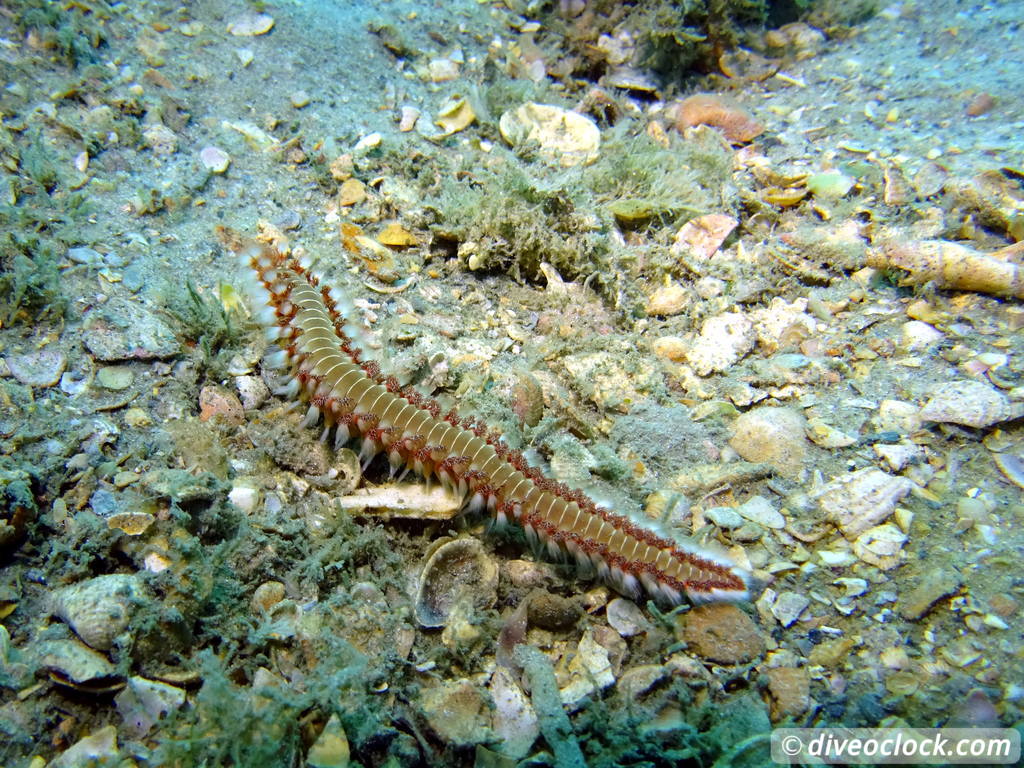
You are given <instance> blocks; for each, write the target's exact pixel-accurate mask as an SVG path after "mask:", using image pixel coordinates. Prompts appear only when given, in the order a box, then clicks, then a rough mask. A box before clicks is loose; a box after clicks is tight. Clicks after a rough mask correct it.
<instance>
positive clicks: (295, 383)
mask: <svg viewBox="0 0 1024 768" xmlns="http://www.w3.org/2000/svg"><path fill="white" fill-rule="evenodd" d="M274 394H275V395H277V396H278V397H286V398H289V399H291V398H295V397H298V394H299V380H298V379H292V380H291V381H289V382H288V383H287V384H285V385H284V386H283V387H278V388H277V389H276V390H274Z"/></svg>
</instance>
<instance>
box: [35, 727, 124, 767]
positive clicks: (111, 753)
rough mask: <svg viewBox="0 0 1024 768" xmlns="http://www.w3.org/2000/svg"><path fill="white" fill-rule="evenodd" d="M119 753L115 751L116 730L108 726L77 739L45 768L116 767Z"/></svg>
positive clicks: (119, 757) (119, 756)
mask: <svg viewBox="0 0 1024 768" xmlns="http://www.w3.org/2000/svg"><path fill="white" fill-rule="evenodd" d="M120 759H121V753H120V752H119V751H118V749H117V728H116V727H115V726H113V725H108V726H105V727H103V728H100V729H99V730H98V731H93V732H92V733H90V734H89V735H88V736H86V737H84V738H81V739H79V740H78V741H76V742H75V743H74V744H72V745H71V746H70V747H68V748H67V749H66V750H64V751H63V752H62V753H61V754H59V755H58V756H57V757H55V758H53V760H51V761H50V762H48V763H47V764H46V768H85V767H86V766H94V765H117V764H118V763H119V761H120Z"/></svg>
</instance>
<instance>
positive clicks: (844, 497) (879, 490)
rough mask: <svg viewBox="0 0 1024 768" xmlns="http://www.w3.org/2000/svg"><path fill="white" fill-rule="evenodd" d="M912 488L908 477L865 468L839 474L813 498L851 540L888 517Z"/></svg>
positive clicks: (826, 515) (815, 493)
mask: <svg viewBox="0 0 1024 768" xmlns="http://www.w3.org/2000/svg"><path fill="white" fill-rule="evenodd" d="M913 487H914V484H913V483H912V482H911V481H910V480H907V479H906V478H905V477H894V476H893V475H890V474H887V473H885V472H883V471H882V470H880V469H876V468H874V467H866V468H864V469H858V470H857V471H856V472H851V473H850V474H848V475H840V476H839V477H837V478H836V479H834V480H832V481H831V482H829V483H826V484H825V485H823V486H821V487H820V488H818V489H816V490H814V491H812V492H811V494H810V497H811V499H813V500H814V501H815V502H816V503H817V504H818V508H819V509H820V510H821V512H822V514H823V515H824V516H825V517H826V518H827V519H829V520H831V521H832V522H833V523H835V525H836V526H837V527H838V528H839V530H840V531H841V532H842V534H843V536H845V537H846V538H847V539H849V540H851V541H852V540H854V539H856V538H857V537H858V536H860V535H861V534H862V533H864V531H866V530H868V529H869V528H871V527H873V526H876V525H878V524H879V523H881V522H882V521H884V520H885V519H886V518H888V517H889V515H891V514H892V513H893V511H894V510H895V509H896V504H897V503H898V502H899V500H900V499H902V498H903V497H904V496H906V495H907V494H908V493H910V489H911V488H913Z"/></svg>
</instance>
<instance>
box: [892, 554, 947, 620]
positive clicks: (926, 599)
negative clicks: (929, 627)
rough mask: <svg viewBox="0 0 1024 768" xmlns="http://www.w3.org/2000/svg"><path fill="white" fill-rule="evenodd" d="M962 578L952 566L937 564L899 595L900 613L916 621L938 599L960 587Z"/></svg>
mask: <svg viewBox="0 0 1024 768" xmlns="http://www.w3.org/2000/svg"><path fill="white" fill-rule="evenodd" d="M962 583H963V580H962V579H961V577H960V574H959V573H958V572H957V571H956V570H955V569H954V568H953V567H952V566H944V565H938V566H935V567H933V568H931V569H930V570H928V571H927V572H925V573H924V574H922V575H921V578H920V580H919V581H918V583H917V586H915V587H914V588H913V589H911V590H910V591H909V592H907V593H906V594H905V595H903V596H902V597H900V600H899V603H898V606H899V611H900V615H901V616H903V618H905V619H910V620H911V621H917V620H918V619H920V618H921V617H922V616H924V615H925V614H926V613H927V612H928V610H929V609H930V608H931V607H932V606H933V605H935V603H937V602H938V601H939V600H941V599H942V598H944V597H946V596H947V595H951V594H953V593H954V592H956V591H957V590H958V589H960V585H961V584H962Z"/></svg>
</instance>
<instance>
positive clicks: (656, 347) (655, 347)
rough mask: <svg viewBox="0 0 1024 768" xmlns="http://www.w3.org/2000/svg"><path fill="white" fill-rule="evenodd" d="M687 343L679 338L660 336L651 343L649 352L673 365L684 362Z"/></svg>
mask: <svg viewBox="0 0 1024 768" xmlns="http://www.w3.org/2000/svg"><path fill="white" fill-rule="evenodd" d="M687 347H688V345H687V343H686V341H685V339H683V338H682V337H681V336H662V337H660V338H657V339H655V340H654V341H653V342H652V343H651V351H652V352H654V354H655V355H657V356H658V357H660V358H662V359H664V360H669V361H670V362H673V363H682V362H685V361H686V351H687Z"/></svg>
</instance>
